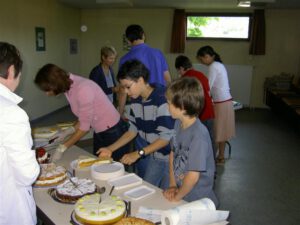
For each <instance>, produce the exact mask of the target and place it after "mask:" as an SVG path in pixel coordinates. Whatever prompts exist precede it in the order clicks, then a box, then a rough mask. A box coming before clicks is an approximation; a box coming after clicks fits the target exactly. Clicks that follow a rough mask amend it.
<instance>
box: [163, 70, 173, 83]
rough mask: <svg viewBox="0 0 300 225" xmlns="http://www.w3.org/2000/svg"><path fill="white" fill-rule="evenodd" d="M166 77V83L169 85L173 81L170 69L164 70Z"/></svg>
mask: <svg viewBox="0 0 300 225" xmlns="http://www.w3.org/2000/svg"><path fill="white" fill-rule="evenodd" d="M164 79H165V81H166V85H169V84H170V83H171V81H172V78H171V74H170V72H169V71H168V70H167V71H165V72H164Z"/></svg>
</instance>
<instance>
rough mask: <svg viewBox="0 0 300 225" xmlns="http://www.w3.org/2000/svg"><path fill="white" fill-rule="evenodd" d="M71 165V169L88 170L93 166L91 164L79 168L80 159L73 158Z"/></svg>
mask: <svg viewBox="0 0 300 225" xmlns="http://www.w3.org/2000/svg"><path fill="white" fill-rule="evenodd" d="M70 166H71V169H73V170H82V171H88V170H90V167H91V166H86V167H82V168H79V167H78V159H75V160H73V161H72V162H71V163H70Z"/></svg>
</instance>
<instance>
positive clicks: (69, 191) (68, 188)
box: [56, 177, 96, 202]
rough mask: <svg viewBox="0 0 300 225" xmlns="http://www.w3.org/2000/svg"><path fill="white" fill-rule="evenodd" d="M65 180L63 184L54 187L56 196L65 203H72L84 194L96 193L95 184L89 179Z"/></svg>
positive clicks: (74, 178) (75, 178)
mask: <svg viewBox="0 0 300 225" xmlns="http://www.w3.org/2000/svg"><path fill="white" fill-rule="evenodd" d="M70 179H71V180H72V182H71V181H70V180H69V179H67V180H65V182H64V183H62V184H59V185H58V186H57V187H56V196H57V197H58V198H59V199H60V200H63V201H65V202H74V201H77V200H78V199H79V198H81V197H82V196H84V195H86V194H93V193H95V192H96V184H95V183H94V182H93V181H91V180H89V179H79V178H77V177H72V178H70Z"/></svg>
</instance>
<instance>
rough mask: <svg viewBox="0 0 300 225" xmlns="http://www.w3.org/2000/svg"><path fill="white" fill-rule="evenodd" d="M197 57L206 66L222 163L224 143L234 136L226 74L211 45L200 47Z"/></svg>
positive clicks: (217, 161) (231, 106) (218, 158)
mask: <svg viewBox="0 0 300 225" xmlns="http://www.w3.org/2000/svg"><path fill="white" fill-rule="evenodd" d="M197 59H198V60H199V61H200V62H201V63H202V64H204V65H207V66H208V81H209V87H210V92H211V95H212V99H213V103H214V112H215V121H214V131H215V141H216V142H217V148H218V156H217V158H216V163H217V164H219V165H220V164H224V162H225V157H224V152H225V144H226V141H228V140H229V139H230V138H232V137H234V136H235V121H234V120H235V119H234V110H233V103H232V97H231V94H230V88H229V82H228V75H227V71H226V68H225V66H224V65H223V63H222V60H221V57H220V56H219V54H218V53H216V52H215V51H214V49H213V48H212V47H211V46H204V47H201V48H200V49H199V50H198V52H197Z"/></svg>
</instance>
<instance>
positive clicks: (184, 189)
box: [171, 171, 200, 202]
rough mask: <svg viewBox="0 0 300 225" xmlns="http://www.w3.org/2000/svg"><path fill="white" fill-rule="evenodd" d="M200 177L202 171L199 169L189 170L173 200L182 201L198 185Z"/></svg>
mask: <svg viewBox="0 0 300 225" xmlns="http://www.w3.org/2000/svg"><path fill="white" fill-rule="evenodd" d="M199 179H200V172H198V171H188V172H187V173H186V175H185V176H184V178H183V182H182V185H181V187H179V188H178V191H177V192H176V194H175V195H174V198H173V199H172V200H171V201H176V202H177V201H180V200H181V199H183V197H184V196H186V195H187V194H188V193H189V192H190V191H191V190H192V189H193V188H194V186H195V185H196V183H197V182H198V180H199Z"/></svg>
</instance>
